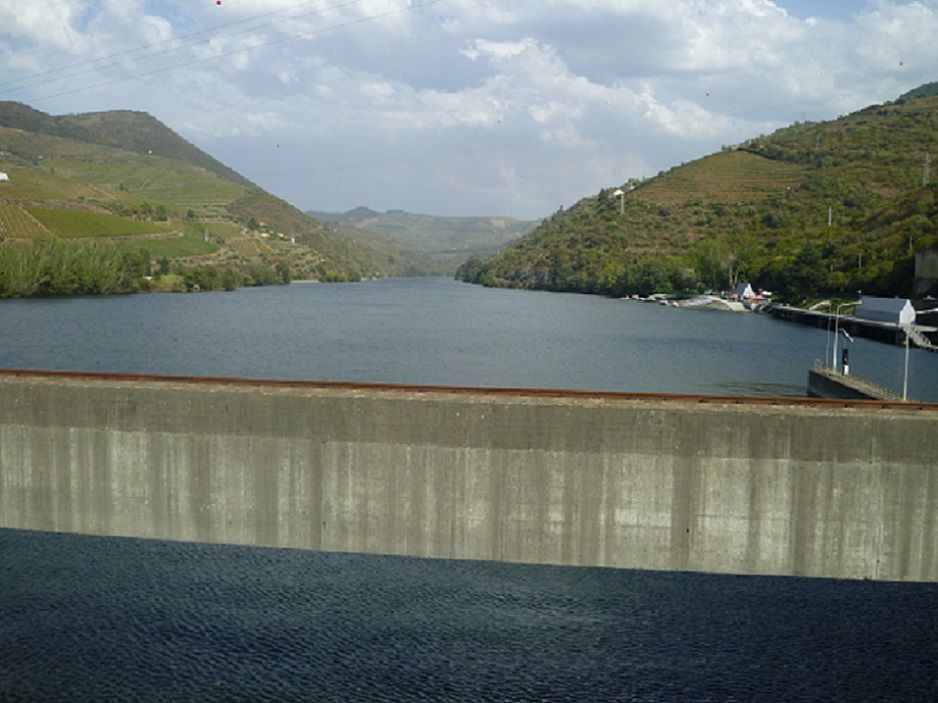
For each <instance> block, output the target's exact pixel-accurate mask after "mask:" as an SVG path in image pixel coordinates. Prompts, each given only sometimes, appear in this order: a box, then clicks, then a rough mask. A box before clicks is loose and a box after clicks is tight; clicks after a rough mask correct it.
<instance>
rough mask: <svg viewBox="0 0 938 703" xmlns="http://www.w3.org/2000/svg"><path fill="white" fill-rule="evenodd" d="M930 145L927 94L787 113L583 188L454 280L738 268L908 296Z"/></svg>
mask: <svg viewBox="0 0 938 703" xmlns="http://www.w3.org/2000/svg"><path fill="white" fill-rule="evenodd" d="M929 152H930V153H931V154H932V159H933V160H934V155H935V154H936V153H938V96H935V95H926V96H925V97H921V98H917V99H913V100H897V101H896V102H894V103H890V104H886V105H874V106H871V107H868V108H865V109H863V110H860V111H858V112H856V113H853V114H851V115H848V116H845V117H842V118H839V119H837V120H832V121H829V122H820V123H801V124H795V125H792V126H790V127H787V128H785V129H781V130H778V131H777V132H775V133H773V134H771V135H768V136H760V137H757V138H755V139H751V140H749V141H747V142H745V143H743V144H740V145H737V146H734V147H727V148H724V150H723V151H721V152H720V153H716V154H712V155H710V156H706V157H704V158H702V159H699V160H697V161H694V162H692V163H689V164H683V165H681V166H677V167H675V168H672V169H671V170H669V171H667V172H665V173H661V174H659V175H658V176H657V177H655V178H651V179H647V180H644V181H632V182H630V183H628V184H625V185H623V186H621V188H622V190H624V191H626V192H625V194H624V195H622V196H617V195H615V192H616V190H617V188H616V187H611V188H606V189H603V190H602V191H600V192H599V193H598V194H596V195H594V196H590V197H586V198H583V199H582V200H580V201H579V202H578V203H576V205H574V206H573V207H571V208H570V209H569V210H566V211H560V212H557V213H555V214H554V215H552V216H551V217H550V218H548V219H546V220H544V222H542V223H541V225H540V226H539V227H538V228H537V229H536V230H535V231H533V232H532V233H531V234H529V235H527V236H526V237H524V238H522V239H521V240H520V241H518V242H517V243H515V244H513V245H511V246H509V247H507V248H505V249H504V250H502V251H500V252H498V253H496V254H495V255H494V256H492V257H491V258H489V259H488V260H485V261H482V260H480V259H478V258H474V259H472V260H470V261H468V262H466V264H465V265H463V266H462V267H461V268H460V270H459V272H458V274H457V277H459V278H461V279H462V280H467V281H471V282H478V283H483V284H486V285H493V286H510V287H527V288H546V289H551V290H567V291H580V292H590V293H604V294H610V295H622V294H626V293H644V294H647V293H650V292H655V291H660V292H672V291H688V292H693V291H698V290H704V289H708V288H715V289H720V288H722V289H725V288H730V287H732V286H733V285H735V283H736V281H737V280H740V279H748V280H751V281H752V282H753V284H754V285H756V286H761V287H764V288H766V289H771V290H774V291H778V292H780V293H781V294H782V295H783V296H785V297H787V298H788V299H791V300H800V299H802V298H804V297H806V296H809V295H813V294H817V293H830V294H835V295H836V294H848V293H849V294H855V292H856V291H857V290H861V289H862V290H863V291H864V292H868V293H874V294H882V295H893V294H905V293H908V292H909V291H910V289H911V284H912V269H913V260H914V252H916V251H919V250H923V249H928V248H932V247H935V246H936V245H938V186H936V184H935V183H934V182H932V183H930V184H928V185H925V184H923V176H924V163H925V155H926V153H929ZM934 171H935V168H934V166H933V167H932V172H933V173H934ZM931 180H932V181H935V180H938V179H936V178H932V179H931Z"/></svg>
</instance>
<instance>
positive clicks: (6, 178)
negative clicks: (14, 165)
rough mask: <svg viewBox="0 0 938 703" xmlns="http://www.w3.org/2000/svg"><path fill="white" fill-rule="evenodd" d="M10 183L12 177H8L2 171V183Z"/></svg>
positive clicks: (0, 174) (0, 178)
mask: <svg viewBox="0 0 938 703" xmlns="http://www.w3.org/2000/svg"><path fill="white" fill-rule="evenodd" d="M9 181H10V177H9V176H8V175H6V174H5V173H4V172H3V171H0V183H8V182H9Z"/></svg>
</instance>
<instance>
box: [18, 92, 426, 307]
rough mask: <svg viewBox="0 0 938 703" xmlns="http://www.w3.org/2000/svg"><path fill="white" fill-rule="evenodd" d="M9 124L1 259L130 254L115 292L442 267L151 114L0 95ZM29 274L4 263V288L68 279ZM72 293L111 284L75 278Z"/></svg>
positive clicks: (33, 288)
mask: <svg viewBox="0 0 938 703" xmlns="http://www.w3.org/2000/svg"><path fill="white" fill-rule="evenodd" d="M0 125H15V126H0V171H2V172H4V173H6V174H8V176H9V180H8V181H4V182H0V267H2V266H7V267H12V268H11V270H12V269H16V270H17V271H19V272H20V273H22V271H23V270H25V269H24V267H25V266H26V265H25V264H24V263H23V261H24V259H27V258H30V257H32V258H37V257H39V258H42V257H46V259H47V264H48V266H68V265H72V264H74V265H75V266H77V265H78V264H77V263H75V262H76V261H78V258H76V257H75V256H71V254H69V251H70V250H68V249H64V250H63V249H62V245H63V244H67V245H69V246H72V247H73V248H74V249H75V251H78V250H82V252H84V254H82V255H83V256H84V255H85V254H88V256H90V255H92V254H94V255H95V256H99V257H103V256H104V254H103V252H106V251H109V248H110V249H113V250H114V252H115V253H116V255H117V256H118V257H123V259H124V260H125V263H126V267H125V268H127V269H128V271H131V272H130V273H128V272H125V273H124V274H122V275H121V276H117V277H114V276H111V277H104V278H102V280H107V281H114V280H119V285H118V288H117V289H115V290H134V289H145V288H147V287H149V286H153V285H156V284H157V283H158V282H157V283H154V282H153V278H154V277H160V276H173V277H175V278H174V279H172V280H174V281H175V283H174V284H173V285H172V286H171V287H173V288H180V287H187V288H195V287H197V288H200V289H204V288H206V287H209V288H212V287H219V286H221V287H234V286H237V285H243V284H252V283H259V282H274V281H283V280H288V279H289V278H290V277H295V278H309V279H316V280H324V281H326V280H328V281H341V280H359V279H361V278H371V277H382V276H392V275H406V274H413V273H429V272H432V271H431V269H430V268H429V267H426V266H424V265H423V264H424V263H426V262H423V263H421V261H422V259H421V257H420V255H418V254H416V253H414V252H410V251H408V250H405V249H403V248H402V247H400V246H399V245H397V244H395V243H393V242H382V241H380V240H378V239H374V240H365V239H362V238H352V237H348V236H346V235H343V234H341V233H339V232H338V231H336V229H335V228H334V227H330V226H327V225H324V224H323V223H321V222H318V221H317V220H315V219H314V218H312V217H310V216H308V215H306V214H304V213H303V212H301V211H299V210H297V209H296V208H295V207H293V206H292V205H290V204H289V203H286V202H284V201H283V200H281V199H279V198H276V197H274V196H272V195H270V194H269V193H266V192H264V191H263V190H261V189H260V188H257V187H256V186H254V185H253V184H251V183H250V182H249V181H247V180H246V179H244V178H243V177H241V176H239V175H238V174H236V173H234V172H233V171H231V170H230V169H228V168H227V167H224V166H223V165H222V164H219V163H218V162H217V161H215V160H214V159H212V158H211V157H210V156H208V155H207V154H204V153H203V152H201V151H199V150H198V149H197V148H196V147H194V146H192V145H191V144H189V143H188V142H186V141H185V140H183V139H182V138H181V137H178V135H175V133H173V132H172V131H171V130H169V129H168V128H167V127H165V126H164V125H162V124H160V123H159V122H158V121H156V120H155V119H153V118H152V117H150V116H148V115H143V114H140V113H127V112H117V113H94V114H91V115H70V116H65V117H52V116H50V115H46V114H45V113H41V112H38V111H36V110H33V109H32V108H29V107H27V106H25V105H19V104H18V103H0ZM151 152H152V153H151ZM49 239H56V240H60V242H59V244H56V245H55V246H54V247H51V246H47V245H46V244H44V243H43V242H44V241H45V240H49ZM30 242H32V243H30ZM92 242H97V243H96V244H95V246H94V247H89V246H88V245H89V244H90V243H92ZM63 252H64V253H63ZM108 256H110V254H108ZM86 258H87V257H86ZM82 260H84V259H82ZM69 262H71V263H69ZM17 267H18V268H17ZM26 268H29V267H26ZM30 270H32V271H33V274H34V275H35V276H38V277H39V279H42V280H37V282H35V285H34V284H33V283H30V282H29V278H28V276H27V277H26V278H22V277H21V276H19V273H18V274H17V276H19V277H17V278H16V282H15V283H11V281H12V279H11V278H10V277H9V275H7V276H6V278H4V276H5V275H6V274H4V273H3V272H2V271H0V296H4V295H34V294H47V293H52V292H57V290H58V289H56V288H54V287H50V285H51V284H49V282H48V281H49V280H50V279H52V278H55V279H56V280H62V281H64V280H66V278H67V277H65V278H63V277H62V276H58V274H56V275H55V276H53V275H52V273H50V272H48V271H46V272H45V273H43V272H42V271H41V270H40V269H35V268H34V269H30ZM193 272H196V273H193ZM8 273H9V272H8ZM10 275H12V274H10ZM146 276H150V279H147V278H146ZM222 278H224V283H222ZM43 280H44V281H45V283H43ZM69 280H70V279H69ZM4 281H6V283H4ZM148 281H149V282H148ZM180 281H184V282H185V284H184V285H183V284H182V283H180ZM66 292H112V291H111V290H110V289H108V288H106V287H105V288H102V287H101V286H94V287H92V288H91V289H85V288H82V287H81V286H80V285H78V284H75V285H72V283H69V286H68V288H67V291H66Z"/></svg>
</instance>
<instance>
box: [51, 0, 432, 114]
mask: <svg viewBox="0 0 938 703" xmlns="http://www.w3.org/2000/svg"><path fill="white" fill-rule="evenodd" d="M361 2H364V0H353V2H349V3H346V5H336V6H333V7H332V8H329V9H338V8H342V7H348V6H349V5H356V4H358V3H361ZM440 2H443V0H428V1H427V2H424V3H421V4H419V5H409V6H407V7H403V8H398V9H396V10H388V11H387V12H381V13H378V14H375V15H367V16H365V17H359V18H357V19H354V20H349V21H348V22H342V23H339V24H335V25H331V26H328V27H322V28H320V29H318V30H316V31H314V32H311V33H307V34H294V35H291V36H286V37H280V38H279V39H272V40H270V41H266V42H262V43H260V44H254V45H253V46H248V47H242V48H240V49H235V50H233V51H229V52H226V53H223V54H218V55H216V56H207V57H203V58H200V59H195V60H193V61H186V62H183V63H177V64H173V65H171V66H164V67H162V68H157V69H153V70H151V71H143V72H138V73H135V74H133V75H131V76H125V77H123V78H116V79H114V80H110V81H105V82H102V83H95V84H92V85H86V86H83V87H81V88H75V89H73V90H66V91H62V92H60V93H52V94H50V95H43V96H38V97H35V98H34V100H36V101H43V100H51V99H53V98H60V97H63V96H66V95H74V94H76V93H83V92H85V91H87V90H94V89H97V88H105V87H108V86H111V85H116V84H118V83H125V82H127V81H129V80H136V79H138V78H145V77H147V76H153V75H156V74H159V73H166V72H167V71H172V70H175V69H178V68H185V67H187V66H194V65H196V64H199V63H205V62H207V61H216V60H218V59H224V58H229V57H231V56H237V55H238V54H243V53H246V52H248V51H254V50H255V49H263V48H264V47H268V46H273V45H275V44H285V43H287V42H291V41H297V40H302V39H312V38H313V37H316V36H318V35H320V34H325V33H326V32H331V31H334V30H337V29H345V28H347V27H353V26H355V25H359V24H365V23H366V22H371V21H373V20H376V19H382V18H385V17H392V16H394V15H399V14H403V13H404V12H410V11H413V10H420V9H422V8H425V7H429V6H431V5H436V4H438V3H440Z"/></svg>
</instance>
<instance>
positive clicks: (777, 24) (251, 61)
mask: <svg viewBox="0 0 938 703" xmlns="http://www.w3.org/2000/svg"><path fill="white" fill-rule="evenodd" d="M49 4H50V3H45V4H43V0H34V1H32V0H31V2H29V3H26V2H22V0H0V61H2V62H3V66H4V72H3V75H2V76H0V99H14V100H22V101H24V102H27V103H30V104H33V105H35V106H36V107H38V108H40V109H45V110H47V111H50V112H74V111H81V110H96V109H111V108H118V107H125V108H131V109H143V110H148V111H150V112H152V113H153V114H155V115H157V116H158V117H160V118H161V119H163V120H164V121H165V122H167V123H168V124H169V126H170V127H173V128H175V129H177V130H178V131H181V132H183V133H184V136H187V137H188V138H190V139H193V140H195V141H196V142H197V143H199V144H200V145H201V146H203V147H204V148H206V149H207V150H209V151H210V152H212V153H213V155H215V156H216V157H218V158H220V159H221V160H223V161H225V162H228V163H230V164H231V165H233V166H235V167H236V168H238V169H240V170H242V171H244V173H245V175H246V176H248V177H249V178H254V177H255V176H256V177H258V179H259V180H261V182H262V185H266V186H267V187H269V188H270V189H272V190H274V191H275V192H276V193H277V194H279V195H282V196H284V197H287V198H288V199H290V200H292V201H293V202H295V203H296V204H298V205H300V206H309V207H317V208H321V209H341V208H343V207H347V206H348V207H350V206H352V205H357V204H371V205H373V206H376V207H407V208H409V209H418V210H419V209H422V210H426V211H431V212H451V213H457V214H458V213H463V214H471V213H484V212H500V213H502V214H516V215H521V216H525V217H538V216H540V215H544V214H547V213H548V212H551V211H553V210H554V209H556V206H557V203H558V201H561V202H565V203H566V204H571V203H572V202H574V201H575V200H576V199H577V198H579V197H581V196H582V195H585V194H587V193H590V192H595V190H598V188H599V187H601V186H603V185H610V184H613V183H621V182H624V181H625V179H626V178H628V177H630V176H641V175H651V174H653V173H655V172H657V171H658V170H660V169H664V168H667V167H669V166H671V165H673V164H674V163H675V162H680V161H686V160H689V159H691V158H696V157H697V156H700V155H702V154H704V153H707V152H709V151H713V150H715V149H718V148H719V146H720V145H722V144H725V143H735V142H738V141H742V140H744V139H746V138H748V137H750V136H753V135H755V134H758V133H761V132H765V131H768V130H771V129H772V128H773V127H775V126H781V125H783V124H786V123H788V122H791V121H794V120H802V119H822V118H828V117H834V116H836V115H837V114H841V113H844V112H847V111H849V110H852V109H856V108H858V107H862V106H864V105H867V104H870V103H872V102H877V101H883V100H887V99H890V98H893V97H895V96H897V95H898V94H899V93H901V92H903V91H905V90H907V89H909V88H911V87H914V86H915V85H917V84H920V83H923V82H926V81H929V80H935V79H936V76H935V75H934V73H932V71H934V70H935V69H934V67H935V66H938V42H936V41H935V37H936V36H938V0H917V1H916V0H891V1H887V0H869V1H867V0H838V3H836V4H823V5H822V4H817V3H815V4H812V3H809V2H805V0H777V2H770V1H769V0H671V1H669V2H648V1H647V0H516V1H514V2H511V3H506V2H503V1H495V0H446V1H445V2H427V1H426V0H344V1H343V2H332V1H331V0H330V1H329V2H322V1H321V0H320V1H319V2H311V1H304V0H240V1H238V2H235V1H234V0H230V1H228V0H224V2H223V4H222V5H221V6H217V5H215V3H214V2H205V3H192V2H191V1H190V0H150V1H148V2H146V3H145V2H143V0H102V1H100V2H91V1H90V0H72V1H71V2H64V3H57V4H55V8H56V11H55V12H51V11H49V8H48V7H47V6H48V5H49ZM835 6H836V7H835ZM44 8H45V9H44ZM844 8H848V9H844ZM789 10H790V11H789ZM835 10H836V11H835ZM140 47H145V48H142V49H140ZM94 58H99V59H100V60H98V61H96V62H95V63H87V62H88V61H89V60H90V59H94ZM63 66H65V67H68V69H67V70H65V71H62V72H58V73H56V72H53V73H48V74H43V75H41V76H36V75H34V74H37V73H39V72H42V71H48V70H52V69H60V68H61V67H63ZM17 79H18V80H17ZM17 89H18V90H17ZM278 143H284V144H287V143H288V144H290V145H291V146H290V149H281V150H276V149H274V148H272V146H271V145H272V144H278ZM330 169H331V170H330ZM336 172H340V173H342V174H343V177H342V178H336V176H335V174H336ZM265 174H270V175H265ZM363 180H367V181H369V182H374V183H376V184H381V187H380V188H375V189H374V191H373V193H374V196H373V197H375V198H376V200H380V202H373V203H367V202H365V203H363V197H362V194H361V191H360V189H359V187H358V183H359V182H361V181H363Z"/></svg>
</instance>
